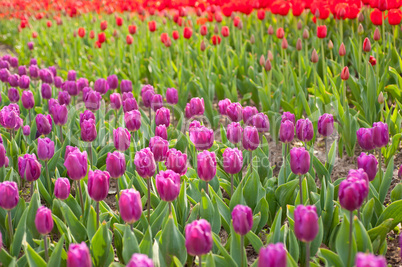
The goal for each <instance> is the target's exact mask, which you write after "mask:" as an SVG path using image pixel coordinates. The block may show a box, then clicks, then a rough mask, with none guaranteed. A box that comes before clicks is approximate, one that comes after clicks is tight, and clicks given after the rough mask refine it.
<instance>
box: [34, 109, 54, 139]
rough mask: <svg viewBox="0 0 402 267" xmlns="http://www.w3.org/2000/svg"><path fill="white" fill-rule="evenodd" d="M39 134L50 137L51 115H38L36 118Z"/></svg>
mask: <svg viewBox="0 0 402 267" xmlns="http://www.w3.org/2000/svg"><path fill="white" fill-rule="evenodd" d="M35 121H36V127H37V130H38V133H39V134H41V135H42V134H43V135H48V134H50V132H51V131H52V117H51V116H50V115H46V116H45V115H43V114H38V115H37V116H36V118H35Z"/></svg>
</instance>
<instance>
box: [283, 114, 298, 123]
mask: <svg viewBox="0 0 402 267" xmlns="http://www.w3.org/2000/svg"><path fill="white" fill-rule="evenodd" d="M286 120H290V121H291V122H292V123H293V125H295V124H296V120H295V114H292V113H290V112H283V114H282V122H284V121H286Z"/></svg>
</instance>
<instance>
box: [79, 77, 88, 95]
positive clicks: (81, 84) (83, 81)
mask: <svg viewBox="0 0 402 267" xmlns="http://www.w3.org/2000/svg"><path fill="white" fill-rule="evenodd" d="M88 86H89V82H88V80H87V79H85V78H79V79H78V81H77V88H78V91H80V92H81V91H82V90H84V88H85V87H88Z"/></svg>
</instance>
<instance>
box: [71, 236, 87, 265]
mask: <svg viewBox="0 0 402 267" xmlns="http://www.w3.org/2000/svg"><path fill="white" fill-rule="evenodd" d="M67 267H92V261H91V254H90V253H89V249H88V247H87V245H86V244H85V242H82V243H81V244H71V245H70V247H69V248H68V252H67Z"/></svg>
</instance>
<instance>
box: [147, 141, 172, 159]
mask: <svg viewBox="0 0 402 267" xmlns="http://www.w3.org/2000/svg"><path fill="white" fill-rule="evenodd" d="M149 148H150V149H151V151H152V153H153V154H154V159H155V161H156V162H160V161H165V160H166V157H167V152H168V150H169V142H168V141H166V140H165V139H163V138H162V137H159V136H154V137H151V138H150V139H149Z"/></svg>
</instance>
